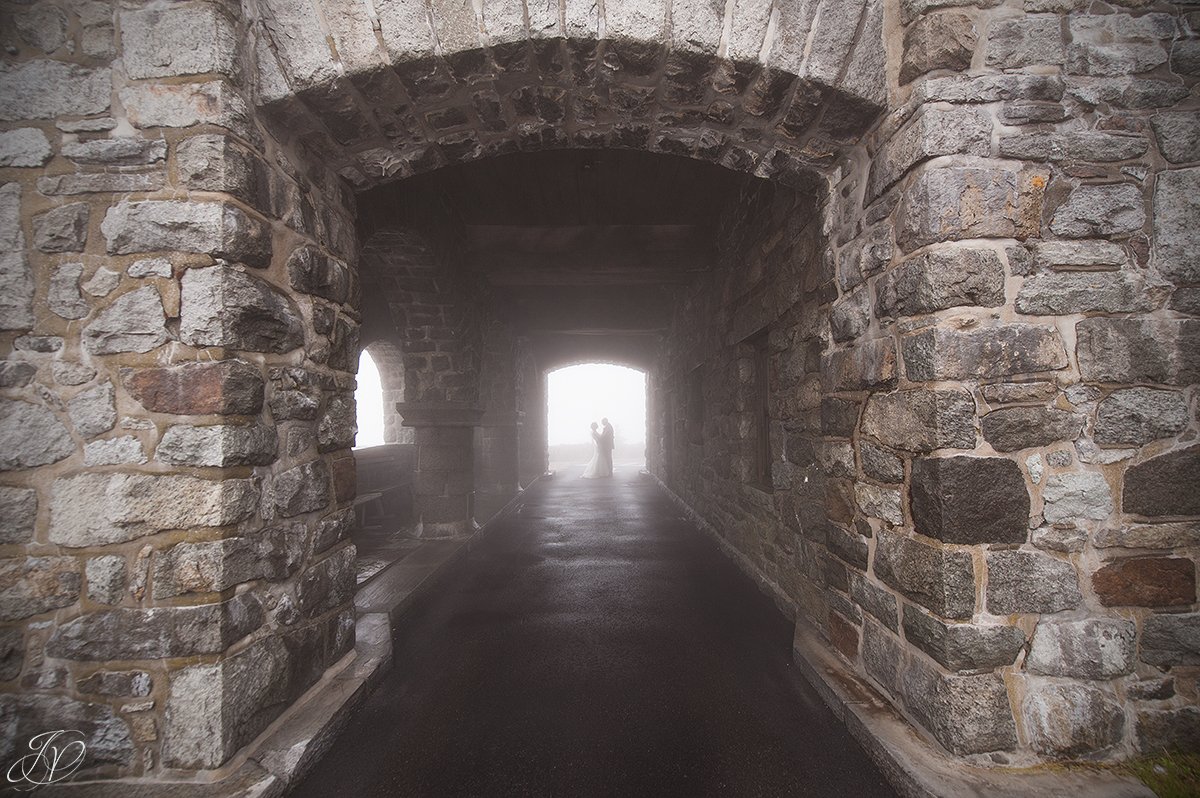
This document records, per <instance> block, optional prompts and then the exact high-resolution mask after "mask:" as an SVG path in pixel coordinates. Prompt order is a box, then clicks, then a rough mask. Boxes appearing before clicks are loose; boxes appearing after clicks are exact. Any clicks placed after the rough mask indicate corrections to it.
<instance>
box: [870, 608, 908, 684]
mask: <svg viewBox="0 0 1200 798" xmlns="http://www.w3.org/2000/svg"><path fill="white" fill-rule="evenodd" d="M862 661H863V668H864V669H865V670H866V671H867V673H868V674H869V675H870V676H871V678H873V679H874V680H875V681H876V682H878V683H879V684H880V685H881V686H882V687H883V688H884V690H885V691H886V692H887V693H888V694H889V695H892V696H894V697H899V695H900V674H901V668H902V666H903V664H904V650H903V649H902V648H901V647H900V641H899V640H897V639H896V637H895V636H893V635H891V634H888V633H887V632H885V631H884V630H883V628H882V627H880V626H879V624H875V623H871V622H870V621H866V622H864V623H863V632H862Z"/></svg>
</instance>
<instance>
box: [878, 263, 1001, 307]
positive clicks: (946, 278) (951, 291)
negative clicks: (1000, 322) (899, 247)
mask: <svg viewBox="0 0 1200 798" xmlns="http://www.w3.org/2000/svg"><path fill="white" fill-rule="evenodd" d="M875 290H876V292H877V294H878V297H879V300H878V302H876V305H875V313H876V315H877V316H879V317H881V318H883V317H887V316H918V315H921V314H923V313H932V312H934V311H937V310H945V309H946V308H953V307H959V306H965V305H972V306H981V307H996V306H998V305H1003V304H1004V265H1003V264H1002V263H1001V262H1000V257H999V255H997V254H996V253H995V252H994V251H992V250H990V249H958V248H956V249H936V250H933V251H931V252H923V253H921V254H919V255H914V256H913V257H911V258H909V259H907V260H905V261H904V262H903V263H901V264H900V265H899V266H897V267H896V268H895V269H893V270H892V271H890V272H888V273H886V274H885V275H884V276H883V277H882V278H880V280H879V282H878V283H877V284H876V289H875Z"/></svg>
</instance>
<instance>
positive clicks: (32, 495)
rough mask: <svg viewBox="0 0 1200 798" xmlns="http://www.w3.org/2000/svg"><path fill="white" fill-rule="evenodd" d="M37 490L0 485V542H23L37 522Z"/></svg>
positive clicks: (29, 535) (30, 536)
mask: <svg viewBox="0 0 1200 798" xmlns="http://www.w3.org/2000/svg"><path fill="white" fill-rule="evenodd" d="M37 508H38V500H37V491H36V490H33V489H31V488H10V487H5V486H3V485H0V543H25V542H28V541H29V540H31V539H32V538H33V530H34V527H35V526H36V524H37Z"/></svg>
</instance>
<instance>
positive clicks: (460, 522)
mask: <svg viewBox="0 0 1200 798" xmlns="http://www.w3.org/2000/svg"><path fill="white" fill-rule="evenodd" d="M396 409H397V410H398V411H399V412H400V415H401V416H402V417H403V418H404V425H405V426H406V427H413V428H414V429H415V431H416V435H415V439H416V445H417V462H416V469H415V471H414V473H413V517H414V518H415V519H416V535H417V537H422V538H447V537H461V536H464V535H469V534H470V533H471V532H472V531H473V529H474V526H473V524H472V503H473V498H474V491H475V468H474V445H475V427H476V426H477V425H478V424H479V420H480V417H481V416H482V411H481V410H480V409H479V408H477V407H470V406H466V405H454V404H449V403H447V404H437V405H429V404H416V403H412V402H401V403H399V404H397V405H396Z"/></svg>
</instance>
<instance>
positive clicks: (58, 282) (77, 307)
mask: <svg viewBox="0 0 1200 798" xmlns="http://www.w3.org/2000/svg"><path fill="white" fill-rule="evenodd" d="M81 277H83V264H82V263H63V264H61V265H59V266H56V267H55V269H54V272H53V273H52V274H51V275H50V290H49V291H48V292H47V294H46V304H47V305H48V306H49V307H50V310H52V311H53V312H54V313H55V314H56V315H58V316H62V317H63V318H64V319H82V318H83V317H84V316H86V315H87V314H88V311H89V310H90V308H89V307H88V303H87V300H85V299H84V298H83V294H82V293H80V291H79V280H80V278H81Z"/></svg>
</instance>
